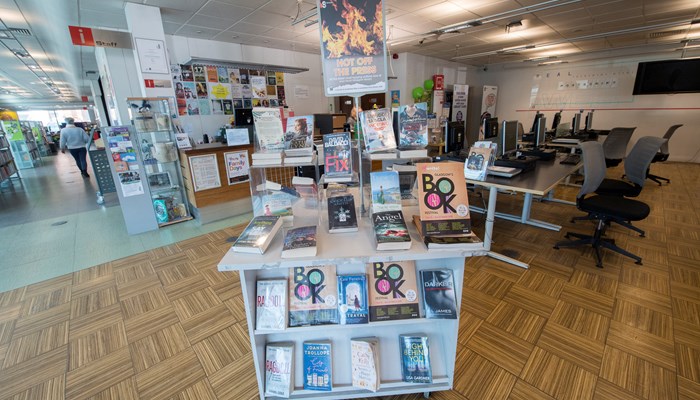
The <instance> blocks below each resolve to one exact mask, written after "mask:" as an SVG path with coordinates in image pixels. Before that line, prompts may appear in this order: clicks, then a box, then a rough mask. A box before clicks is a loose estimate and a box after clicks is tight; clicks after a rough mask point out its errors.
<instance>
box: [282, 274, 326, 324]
mask: <svg viewBox="0 0 700 400" xmlns="http://www.w3.org/2000/svg"><path fill="white" fill-rule="evenodd" d="M289 274H290V276H289V278H290V279H289V326H290V327H292V326H306V325H327V324H337V323H338V282H337V280H336V274H335V265H325V266H316V267H293V268H290V269H289Z"/></svg>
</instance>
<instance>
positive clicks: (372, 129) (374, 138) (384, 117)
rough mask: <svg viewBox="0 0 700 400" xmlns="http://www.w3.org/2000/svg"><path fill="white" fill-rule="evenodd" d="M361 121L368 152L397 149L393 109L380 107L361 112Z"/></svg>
mask: <svg viewBox="0 0 700 400" xmlns="http://www.w3.org/2000/svg"><path fill="white" fill-rule="evenodd" d="M360 123H361V124H362V134H363V138H364V141H365V148H366V149H367V151H368V152H370V153H374V152H378V151H390V150H395V149H396V138H395V137H394V128H393V126H392V121H391V110H389V109H387V108H380V109H377V110H367V111H362V112H360Z"/></svg>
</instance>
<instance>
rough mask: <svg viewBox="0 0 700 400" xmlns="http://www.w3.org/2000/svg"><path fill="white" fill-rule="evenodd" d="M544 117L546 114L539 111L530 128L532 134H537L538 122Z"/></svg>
mask: <svg viewBox="0 0 700 400" xmlns="http://www.w3.org/2000/svg"><path fill="white" fill-rule="evenodd" d="M542 117H544V114H542V113H540V112H539V111H537V114H535V119H534V120H532V128H530V132H537V121H539V120H540V118H542ZM523 133H524V132H523Z"/></svg>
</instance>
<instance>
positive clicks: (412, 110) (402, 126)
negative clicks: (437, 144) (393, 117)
mask: <svg viewBox="0 0 700 400" xmlns="http://www.w3.org/2000/svg"><path fill="white" fill-rule="evenodd" d="M427 145H428V103H417V104H411V105H404V106H400V107H399V149H400V150H418V149H424V148H425V147H426V146H427Z"/></svg>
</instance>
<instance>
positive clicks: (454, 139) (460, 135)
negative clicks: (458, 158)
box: [445, 121, 465, 152]
mask: <svg viewBox="0 0 700 400" xmlns="http://www.w3.org/2000/svg"><path fill="white" fill-rule="evenodd" d="M464 133H465V130H464V122H463V121H453V122H448V123H447V136H446V137H447V139H446V140H445V146H446V147H447V148H446V149H445V152H449V151H460V150H462V149H463V148H464V137H465V134H464Z"/></svg>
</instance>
